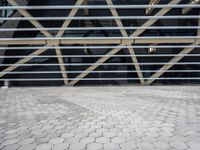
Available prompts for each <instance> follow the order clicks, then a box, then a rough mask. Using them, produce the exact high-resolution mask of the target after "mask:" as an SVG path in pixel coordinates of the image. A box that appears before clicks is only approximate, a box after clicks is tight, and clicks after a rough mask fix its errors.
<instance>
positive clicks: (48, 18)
mask: <svg viewBox="0 0 200 150" xmlns="http://www.w3.org/2000/svg"><path fill="white" fill-rule="evenodd" d="M199 18H200V16H199V15H190V16H189V15H188V16H186V15H185V16H175V15H174V16H107V17H106V16H103V17H98V16H91V17H59V16H57V17H10V18H6V17H1V18H0V20H4V21H9V20H15V21H16V20H115V19H120V20H123V19H127V20H128V19H199Z"/></svg>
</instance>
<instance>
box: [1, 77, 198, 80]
mask: <svg viewBox="0 0 200 150" xmlns="http://www.w3.org/2000/svg"><path fill="white" fill-rule="evenodd" d="M139 79H140V78H37V79H34V78H29V79H12V78H11V79H0V81H63V80H71V81H76V80H78V81H102V80H105V81H106V80H116V81H117V80H139ZM142 79H145V80H153V79H157V80H200V78H198V77H197V78H193V77H190V78H142Z"/></svg>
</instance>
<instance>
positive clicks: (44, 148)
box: [35, 143, 53, 150]
mask: <svg viewBox="0 0 200 150" xmlns="http://www.w3.org/2000/svg"><path fill="white" fill-rule="evenodd" d="M52 147H53V145H51V144H49V143H46V144H41V145H38V146H37V147H36V148H35V150H51V148H52Z"/></svg>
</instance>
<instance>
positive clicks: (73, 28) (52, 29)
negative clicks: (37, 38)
mask: <svg viewBox="0 0 200 150" xmlns="http://www.w3.org/2000/svg"><path fill="white" fill-rule="evenodd" d="M120 29H125V30H136V29H200V26H152V27H143V26H138V27H135V26H134V27H72V28H58V27H57V28H1V29H0V32H10V31H57V30H66V31H67V30H69V31H72V30H73V31H88V30H120Z"/></svg>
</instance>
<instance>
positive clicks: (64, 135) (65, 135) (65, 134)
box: [61, 133, 74, 138]
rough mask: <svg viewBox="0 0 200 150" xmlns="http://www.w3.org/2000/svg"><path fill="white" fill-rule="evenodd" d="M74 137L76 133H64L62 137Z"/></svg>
mask: <svg viewBox="0 0 200 150" xmlns="http://www.w3.org/2000/svg"><path fill="white" fill-rule="evenodd" d="M73 136H74V133H63V134H62V135H61V137H62V138H70V137H73Z"/></svg>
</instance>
